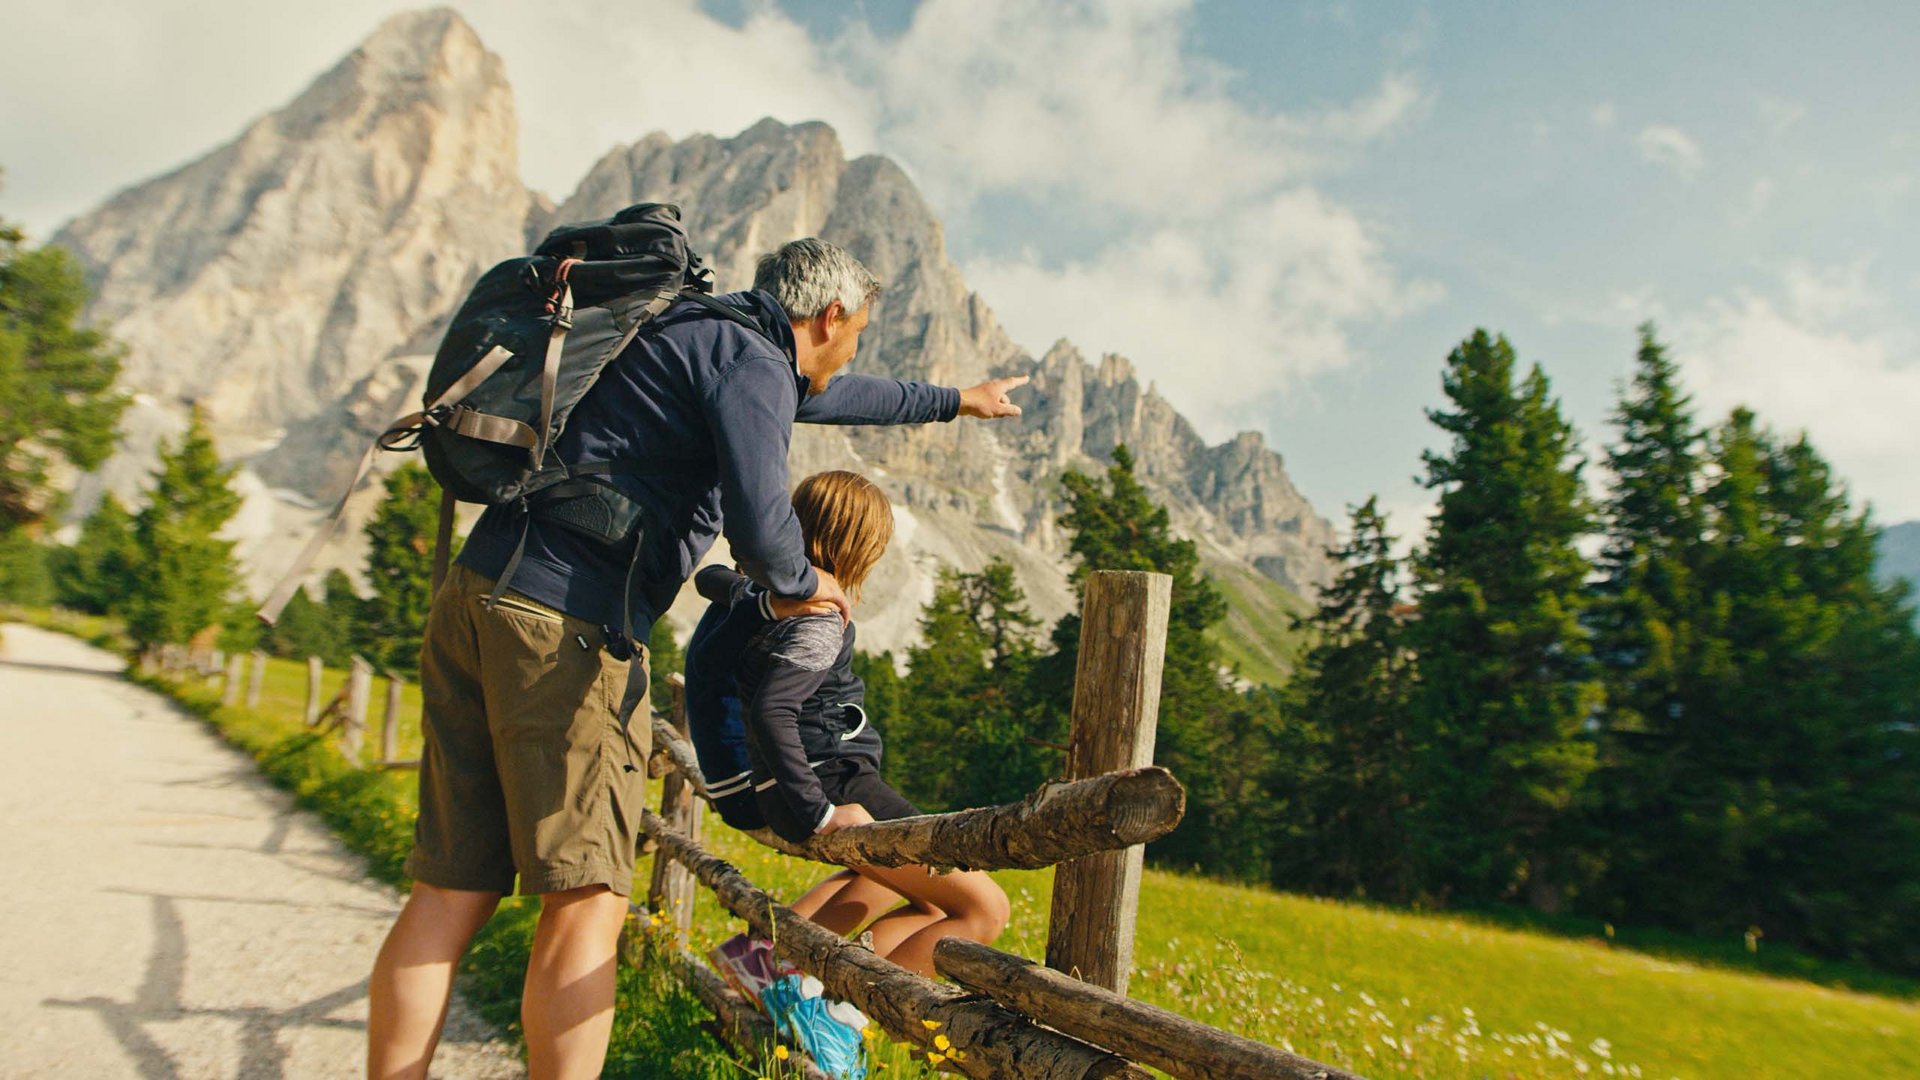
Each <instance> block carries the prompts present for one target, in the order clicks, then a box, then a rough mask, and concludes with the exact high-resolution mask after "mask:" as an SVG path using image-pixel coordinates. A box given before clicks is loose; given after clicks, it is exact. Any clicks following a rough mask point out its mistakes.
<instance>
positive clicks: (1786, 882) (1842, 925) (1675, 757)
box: [1622, 409, 1920, 970]
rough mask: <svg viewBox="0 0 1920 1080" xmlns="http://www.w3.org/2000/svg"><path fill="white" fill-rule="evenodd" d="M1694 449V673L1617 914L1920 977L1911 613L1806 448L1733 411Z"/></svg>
mask: <svg viewBox="0 0 1920 1080" xmlns="http://www.w3.org/2000/svg"><path fill="white" fill-rule="evenodd" d="M1709 450H1710V454H1711V458H1712V462H1713V466H1714V479H1713V482H1712V483H1711V484H1710V485H1708V487H1707V489H1706V492H1705V496H1704V499H1703V502H1704V509H1705V513H1706V517H1707V524H1708V530H1707V538H1706V542H1705V543H1704V544H1703V546H1702V547H1703V550H1702V552H1701V554H1700V556H1699V563H1700V571H1699V577H1700V590H1701V594H1702V597H1703V601H1702V605H1701V606H1702V615H1701V617H1700V624H1701V628H1700V634H1699V636H1700V639H1701V645H1700V649H1699V661H1698V664H1697V666H1696V667H1695V668H1694V669H1693V670H1691V671H1688V672H1686V673H1685V682H1684V691H1683V693H1682V694H1681V695H1680V696H1679V700H1678V702H1677V704H1676V708H1675V709H1674V711H1673V717H1672V720H1671V722H1670V724H1669V730H1668V738H1667V740H1666V745H1665V746H1664V747H1663V749H1664V756H1663V757H1662V759H1661V764H1662V767H1663V770H1664V772H1665V774H1666V783H1665V785H1664V787H1663V791H1664V793H1665V794H1666V795H1667V800H1666V802H1665V803H1664V804H1663V805H1661V806H1659V807H1657V808H1656V809H1657V811H1658V820H1659V821H1660V822H1661V824H1662V825H1663V828H1662V829H1661V830H1659V831H1658V832H1657V833H1656V834H1655V839H1654V840H1653V841H1651V842H1649V844H1648V845H1647V847H1648V855H1647V858H1646V860H1645V870H1644V872H1643V873H1640V874H1637V875H1635V876H1633V877H1631V878H1628V879H1627V880H1626V881H1624V882H1623V888H1622V893H1623V897H1624V902H1625V903H1627V904H1629V905H1631V910H1632V911H1634V912H1635V913H1636V914H1637V915H1643V916H1645V917H1649V918H1651V919H1654V920H1657V921H1661V922H1665V923H1669V924H1675V925H1680V926H1683V927H1686V928H1688V929H1693V930H1696V931H1718V932H1739V931H1740V930H1742V929H1744V928H1746V927H1749V926H1754V927H1759V928H1760V929H1761V930H1762V931H1763V932H1764V933H1765V934H1766V935H1767V936H1768V938H1770V939H1773V940H1783V941H1789V942H1797V943H1800V944H1803V945H1806V946H1809V947H1812V948H1815V949H1818V950H1820V951H1824V952H1828V953H1835V954H1839V955H1849V956H1854V957H1857V958H1860V959H1868V960H1872V961H1873V962H1876V963H1879V964H1882V965H1886V966H1893V967H1901V968H1904V969H1906V970H1914V969H1916V968H1920V947H1916V946H1915V945H1913V944H1911V943H1910V942H1909V940H1908V938H1909V936H1910V935H1909V934H1908V932H1907V930H1906V928H1907V927H1910V926H1911V925H1912V921H1913V919H1914V918H1915V917H1920V845H1916V844H1915V843H1914V841H1915V839H1916V837H1920V826H1916V824H1915V822H1916V820H1917V819H1920V757H1916V755H1915V753H1914V751H1915V749H1916V746H1915V732H1916V731H1920V643H1917V642H1916V640H1915V635H1914V632H1913V629H1912V624H1911V621H1910V619H1911V613H1910V611H1909V610H1908V609H1907V608H1906V607H1905V605H1904V602H1903V599H1902V596H1901V594H1900V593H1899V592H1897V591H1894V590H1890V589H1888V588H1886V587H1884V586H1881V585H1879V584H1878V583H1876V582H1875V581H1874V580H1873V576H1872V567H1873V559H1874V547H1875V531H1874V529H1873V528H1872V526H1871V524H1870V522H1869V521H1868V519H1867V517H1866V515H1865V514H1860V513H1855V512H1854V511H1852V510H1851V508H1850V507H1849V505H1848V500H1847V497H1846V494H1845V491H1844V489H1842V488H1840V487H1839V486H1838V485H1837V484H1836V483H1835V482H1834V480H1833V478H1832V475H1831V470H1830V469H1829V468H1828V466H1827V465H1826V463H1825V462H1824V461H1823V460H1822V459H1821V458H1820V457H1819V455H1818V454H1817V453H1816V452H1815V451H1814V450H1813V448H1812V447H1811V445H1810V444H1808V442H1807V441H1806V440H1805V439H1804V438H1801V439H1797V440H1795V441H1794V442H1792V443H1789V444H1786V445H1782V444H1780V442H1779V441H1778V440H1777V439H1776V438H1775V437H1774V436H1773V435H1771V434H1770V433H1769V432H1767V431H1766V430H1764V429H1763V428H1761V427H1760V426H1759V425H1758V423H1757V421H1756V418H1755V417H1754V416H1753V414H1752V413H1751V412H1749V411H1747V410H1744V409H1742V410H1736V411H1735V413H1734V414H1733V416H1732V417H1731V418H1730V419H1729V420H1728V421H1727V423H1726V424H1724V425H1722V426H1721V427H1720V428H1718V429H1716V430H1715V431H1714V432H1713V433H1712V437H1711V438H1710V440H1709ZM1679 881H1684V882H1685V883H1686V887H1685V888H1684V889H1679V888H1675V887H1674V883H1675V882H1679Z"/></svg>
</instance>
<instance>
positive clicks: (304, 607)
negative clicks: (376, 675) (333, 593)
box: [261, 588, 353, 668]
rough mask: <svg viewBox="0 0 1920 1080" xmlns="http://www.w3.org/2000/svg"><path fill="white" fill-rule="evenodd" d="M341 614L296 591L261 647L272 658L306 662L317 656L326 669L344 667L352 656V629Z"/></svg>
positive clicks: (267, 632)
mask: <svg viewBox="0 0 1920 1080" xmlns="http://www.w3.org/2000/svg"><path fill="white" fill-rule="evenodd" d="M343 615H344V612H342V611H341V610H340V609H339V608H337V607H334V606H331V605H329V604H327V603H326V602H325V601H324V600H315V599H313V597H312V596H311V595H309V594H308V592H307V590H306V589H304V588H302V589H296V590H294V593H293V596H292V597H291V598H289V599H288V600H287V606H286V608H285V609H284V610H282V611H281V612H280V618H278V619H276V620H275V621H274V624H273V626H271V627H269V628H268V629H267V631H266V634H265V638H264V640H263V641H262V642H261V647H262V648H264V649H266V650H267V651H268V652H270V653H272V654H273V655H275V656H283V657H286V658H288V659H290V660H305V659H306V658H307V657H309V656H317V657H319V658H320V660H321V662H322V663H324V664H326V665H327V666H329V667H336V668H340V667H346V666H347V664H348V662H349V661H350V660H351V659H352V656H353V640H352V639H353V627H352V626H351V625H349V624H348V620H347V619H346V618H344V617H343Z"/></svg>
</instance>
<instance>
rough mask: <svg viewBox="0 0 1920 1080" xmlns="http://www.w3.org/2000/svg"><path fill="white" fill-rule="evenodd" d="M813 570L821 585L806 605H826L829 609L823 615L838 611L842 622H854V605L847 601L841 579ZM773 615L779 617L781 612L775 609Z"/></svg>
mask: <svg viewBox="0 0 1920 1080" xmlns="http://www.w3.org/2000/svg"><path fill="white" fill-rule="evenodd" d="M813 570H814V573H815V574H816V575H818V577H819V578H820V584H819V585H818V586H817V587H815V589H814V590H813V595H812V596H809V597H807V599H806V600H805V601H804V603H809V604H825V605H827V607H825V608H824V609H823V613H824V612H825V611H838V612H839V613H840V621H841V622H843V623H850V622H852V621H853V605H852V604H851V603H849V602H848V601H847V594H846V591H845V590H843V589H842V588H840V579H839V578H837V577H834V576H833V575H832V574H830V573H828V572H827V571H825V570H823V569H821V568H820V567H817V566H816V567H814V568H813ZM773 613H774V614H775V615H779V614H780V610H779V609H778V608H775V609H774V612H773Z"/></svg>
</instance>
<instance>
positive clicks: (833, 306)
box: [820, 300, 847, 329]
mask: <svg viewBox="0 0 1920 1080" xmlns="http://www.w3.org/2000/svg"><path fill="white" fill-rule="evenodd" d="M820 318H821V319H823V320H825V321H824V322H823V323H822V325H823V326H825V327H827V328H829V329H831V328H832V327H835V326H838V325H840V324H841V323H843V322H845V321H847V307H846V305H845V304H842V303H841V302H840V301H838V300H829V301H827V306H826V308H825V309H824V310H822V311H821V312H820Z"/></svg>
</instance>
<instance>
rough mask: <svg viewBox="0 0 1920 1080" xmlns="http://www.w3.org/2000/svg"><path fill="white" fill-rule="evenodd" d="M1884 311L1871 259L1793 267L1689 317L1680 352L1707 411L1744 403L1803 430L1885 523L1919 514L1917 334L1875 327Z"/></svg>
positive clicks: (1780, 426)
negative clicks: (1771, 287)
mask: <svg viewBox="0 0 1920 1080" xmlns="http://www.w3.org/2000/svg"><path fill="white" fill-rule="evenodd" d="M1886 310H1887V305H1886V304H1885V302H1884V300H1883V298H1882V297H1881V296H1880V295H1879V294H1878V293H1876V292H1875V291H1874V290H1873V289H1872V288H1871V287H1870V286H1869V285H1868V284H1867V281H1866V274H1865V271H1864V269H1863V268H1860V267H1847V268H1840V269H1828V270H1816V269H1811V268H1807V267H1792V268H1789V269H1787V270H1786V271H1785V272H1784V273H1783V274H1782V281H1781V287H1780V288H1779V289H1778V290H1777V291H1775V292H1772V293H1769V294H1764V295H1763V294H1760V293H1755V292H1742V293H1738V294H1736V295H1734V296H1732V297H1729V298H1725V299H1722V300H1718V301H1715V302H1713V303H1710V304H1708V305H1707V306H1706V307H1705V308H1704V309H1702V310H1700V311H1698V312H1695V313H1693V314H1691V315H1689V316H1684V317H1682V318H1681V319H1680V320H1678V321H1677V322H1676V323H1675V325H1674V343H1675V346H1676V354H1677V355H1678V357H1679V358H1680V360H1681V362H1682V364H1683V365H1684V371H1685V372H1686V377H1687V381H1688V383H1689V384H1690V385H1692V386H1693V387H1694V388H1695V394H1696V397H1697V400H1698V402H1699V405H1700V409H1701V415H1702V419H1703V420H1706V421H1708V422H1718V421H1719V420H1721V419H1724V418H1725V416H1726V414H1727V413H1728V411H1730V410H1731V409H1732V408H1733V407H1734V406H1736V405H1746V406H1748V407H1750V408H1752V409H1753V410H1754V411H1755V412H1756V413H1757V414H1758V415H1759V417H1760V420H1761V422H1763V423H1765V424H1767V425H1769V426H1771V427H1773V428H1775V429H1777V430H1781V431H1784V432H1795V431H1805V432H1806V433H1807V435H1808V437H1809V438H1810V439H1811V440H1812V442H1813V445H1814V446H1815V448H1816V449H1818V450H1819V451H1820V452H1821V454H1823V455H1824V456H1825V457H1826V458H1827V459H1828V460H1829V461H1831V462H1832V463H1833V465H1834V468H1835V470H1836V471H1837V473H1838V474H1839V476H1840V477H1841V478H1842V479H1844V480H1845V481H1846V482H1847V484H1848V486H1849V488H1850V490H1851V491H1852V492H1853V494H1854V496H1855V498H1856V499H1857V500H1858V499H1866V500H1871V501H1872V502H1873V503H1874V505H1875V507H1876V509H1877V512H1878V516H1879V517H1880V518H1881V520H1884V521H1899V520H1904V519H1907V518H1913V517H1920V485H1916V484H1915V483H1914V482H1913V463H1914V462H1915V461H1920V343H1916V342H1915V341H1914V340H1913V338H1912V337H1911V336H1909V335H1903V334H1901V333H1899V332H1897V331H1894V330H1884V329H1879V328H1878V327H1879V326H1880V325H1881V324H1882V320H1881V318H1880V317H1879V316H1880V314H1881V313H1882V312H1884V311H1886Z"/></svg>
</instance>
